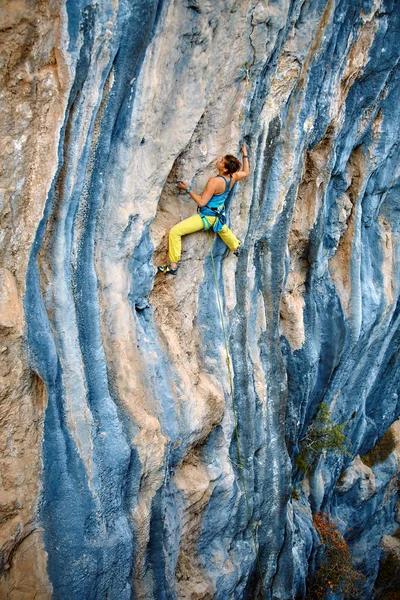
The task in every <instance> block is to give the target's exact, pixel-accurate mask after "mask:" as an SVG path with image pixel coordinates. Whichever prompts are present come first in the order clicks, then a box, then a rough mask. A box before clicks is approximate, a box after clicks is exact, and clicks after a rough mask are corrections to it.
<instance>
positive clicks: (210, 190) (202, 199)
mask: <svg viewBox="0 0 400 600" xmlns="http://www.w3.org/2000/svg"><path fill="white" fill-rule="evenodd" d="M177 185H178V188H179V189H180V190H183V191H186V190H188V189H189V186H188V184H187V183H184V182H183V181H178V184H177ZM217 185H218V178H217V177H211V179H209V180H208V183H207V185H206V187H205V188H204V191H203V193H202V194H201V196H200V194H196V192H194V191H193V190H192V189H191V190H190V192H189V195H190V197H191V198H192V200H194V201H195V202H196V204H198V205H199V206H205V205H206V204H207V202H208V201H209V200H211V198H212V197H213V196H214V194H215V193H217Z"/></svg>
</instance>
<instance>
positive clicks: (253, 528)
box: [208, 232, 267, 596]
mask: <svg viewBox="0 0 400 600" xmlns="http://www.w3.org/2000/svg"><path fill="white" fill-rule="evenodd" d="M211 237H212V236H211V232H210V235H209V236H208V241H209V245H210V254H211V262H212V268H213V273H214V282H215V290H216V293H217V302H218V310H219V316H220V320H221V328H222V333H223V336H224V343H225V352H226V364H227V367H228V375H229V386H230V394H231V400H232V413H233V424H234V428H235V437H236V444H237V452H238V463H237V464H236V463H234V462H233V460H231V459H230V460H231V462H232V463H233V464H234V465H236V467H238V469H239V471H240V474H241V480H242V486H243V492H244V496H245V499H246V506H247V516H248V519H249V524H250V531H251V537H252V538H253V545H254V551H255V553H256V557H257V566H258V570H259V573H260V578H261V588H262V590H263V591H264V592H265V595H266V596H267V593H266V590H265V588H264V575H263V572H262V566H261V561H260V553H259V549H258V542H257V526H256V525H255V524H254V522H253V517H252V515H251V508H250V500H249V495H248V492H247V485H246V479H245V476H244V466H243V461H242V453H241V449H240V440H239V427H238V421H237V413H236V406H235V399H234V395H233V375H232V369H231V360H230V357H229V346H228V338H227V335H226V330H225V325H224V317H223V312H222V303H221V298H220V295H219V288H218V280H217V270H216V268H215V261H214V254H213V251H212V243H211Z"/></svg>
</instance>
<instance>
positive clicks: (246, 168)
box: [232, 142, 250, 182]
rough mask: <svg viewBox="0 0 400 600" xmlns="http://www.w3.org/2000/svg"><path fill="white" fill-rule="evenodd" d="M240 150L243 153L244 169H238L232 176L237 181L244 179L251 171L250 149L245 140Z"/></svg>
mask: <svg viewBox="0 0 400 600" xmlns="http://www.w3.org/2000/svg"><path fill="white" fill-rule="evenodd" d="M240 152H241V153H242V154H243V169H242V170H241V171H236V173H233V175H232V178H233V181H235V182H236V181H240V180H241V179H244V178H245V177H247V176H248V174H249V172H250V168H249V159H248V150H247V146H246V143H245V142H243V144H242V147H241V148H240Z"/></svg>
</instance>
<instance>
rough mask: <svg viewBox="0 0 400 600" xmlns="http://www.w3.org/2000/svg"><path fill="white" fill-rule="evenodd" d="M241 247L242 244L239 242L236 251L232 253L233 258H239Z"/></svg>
mask: <svg viewBox="0 0 400 600" xmlns="http://www.w3.org/2000/svg"><path fill="white" fill-rule="evenodd" d="M241 247H242V242H239V246H238V247H237V248H236V250H235V251H234V253H233V254H234V255H235V256H238V257H239V256H240V250H241Z"/></svg>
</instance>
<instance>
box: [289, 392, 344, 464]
mask: <svg viewBox="0 0 400 600" xmlns="http://www.w3.org/2000/svg"><path fill="white" fill-rule="evenodd" d="M346 425H347V422H346V423H342V424H341V425H336V424H335V423H334V422H333V421H332V419H331V418H330V412H329V408H328V407H327V405H326V404H325V403H324V402H321V404H320V405H319V407H318V411H317V414H316V416H315V419H314V420H313V421H312V422H311V423H310V425H309V426H308V428H307V432H306V434H305V436H304V437H303V439H302V440H300V444H299V450H300V452H299V454H298V455H297V457H296V459H295V464H296V465H297V467H298V468H299V469H301V470H302V471H304V473H308V472H309V471H311V470H312V469H313V468H314V467H315V464H316V462H317V459H318V457H319V456H320V454H321V452H323V451H324V450H331V451H332V452H335V453H342V454H346V455H347V456H351V455H350V454H349V452H348V451H347V445H350V440H349V438H348V437H347V436H346V435H345V434H344V428H345V427H346Z"/></svg>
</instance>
